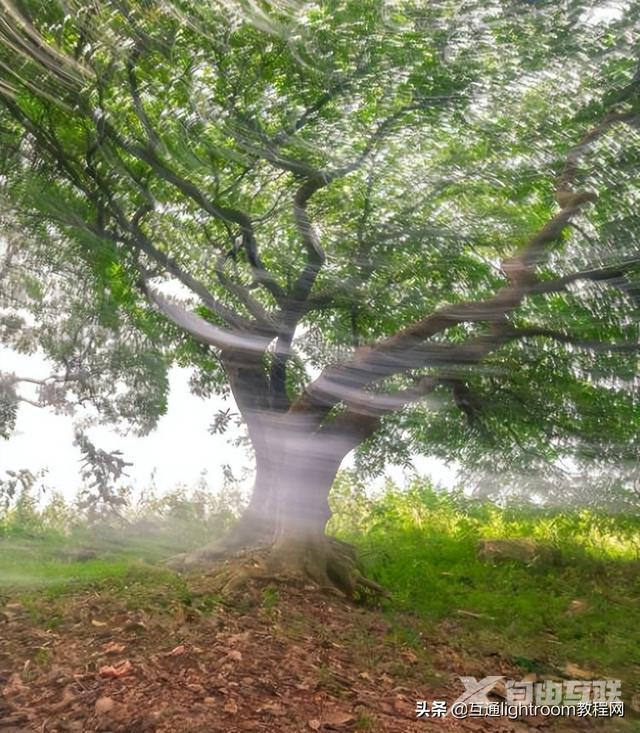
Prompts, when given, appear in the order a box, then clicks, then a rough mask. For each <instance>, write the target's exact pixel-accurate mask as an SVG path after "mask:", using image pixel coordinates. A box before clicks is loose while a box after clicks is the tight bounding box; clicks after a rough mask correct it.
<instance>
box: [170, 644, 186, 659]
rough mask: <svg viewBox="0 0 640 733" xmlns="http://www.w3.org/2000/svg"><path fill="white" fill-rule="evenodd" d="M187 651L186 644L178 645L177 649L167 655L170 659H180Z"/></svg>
mask: <svg viewBox="0 0 640 733" xmlns="http://www.w3.org/2000/svg"><path fill="white" fill-rule="evenodd" d="M186 651H187V649H186V647H185V645H184V644H178V646H177V647H176V648H175V649H172V650H171V651H170V652H168V653H167V656H168V657H179V656H181V655H182V654H184V653H185V652H186Z"/></svg>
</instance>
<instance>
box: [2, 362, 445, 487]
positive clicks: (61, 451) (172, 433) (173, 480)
mask: <svg viewBox="0 0 640 733" xmlns="http://www.w3.org/2000/svg"><path fill="white" fill-rule="evenodd" d="M0 370H2V371H4V372H15V373H17V374H19V375H20V376H30V377H36V378H42V377H45V376H47V375H48V374H51V373H52V370H51V369H49V368H48V367H47V363H46V361H45V360H44V359H42V358H40V357H38V356H24V355H21V354H15V353H14V352H12V351H10V350H8V349H4V348H0ZM188 381H189V370H187V369H180V368H177V367H176V368H174V369H173V370H172V372H171V375H170V384H171V390H170V394H169V409H168V411H167V414H166V415H164V417H162V418H161V419H160V422H159V424H158V427H157V429H156V430H154V431H153V432H152V433H150V434H149V435H147V436H144V437H136V436H131V435H130V436H122V435H119V434H118V433H117V432H116V431H115V429H113V428H109V427H98V428H92V429H91V430H89V433H88V434H89V437H90V438H91V440H92V441H93V442H94V444H95V445H96V446H97V447H98V448H102V449H104V450H108V451H110V450H115V449H119V450H121V451H122V452H123V453H124V457H125V459H126V460H128V461H130V462H131V463H133V464H134V465H133V466H131V467H130V468H129V469H128V474H129V483H130V484H131V485H132V486H133V487H135V488H138V489H144V488H146V487H147V486H149V483H150V478H151V474H152V472H155V477H154V482H155V485H156V486H157V488H158V490H159V491H160V492H161V493H164V492H166V491H170V490H171V489H174V488H175V487H176V486H177V485H178V484H183V485H187V486H194V485H195V484H196V483H197V481H198V479H199V477H200V475H201V474H202V472H203V471H206V472H207V476H208V483H209V486H210V487H211V489H212V490H215V488H216V487H217V486H220V485H221V484H222V466H223V465H224V464H229V465H230V466H231V467H232V469H233V472H234V474H235V475H236V476H238V477H239V476H240V474H241V473H242V469H243V468H246V467H248V466H250V459H249V457H248V456H247V453H246V451H245V450H244V449H243V448H238V447H235V446H233V445H230V444H229V439H230V438H231V437H233V434H232V431H231V430H229V431H228V432H227V433H226V434H224V435H210V434H209V432H208V430H207V428H208V427H209V425H210V424H211V422H212V421H213V417H214V414H215V413H216V412H217V410H219V409H227V408H228V407H231V409H232V411H234V409H235V408H234V403H233V401H232V400H228V401H224V400H222V399H221V398H214V399H208V400H203V399H201V398H199V397H196V396H194V395H193V394H191V392H190V390H189V386H188ZM349 462H350V461H349V457H347V459H346V461H345V464H346V465H348V464H349ZM415 464H416V468H417V469H418V470H419V471H420V472H422V473H425V474H428V475H431V476H432V477H433V478H434V480H436V481H437V482H438V483H440V484H443V485H445V486H452V485H453V484H454V481H455V474H454V471H453V470H450V469H448V468H447V467H446V466H445V465H444V464H442V463H440V462H438V461H435V460H433V459H424V458H417V459H416V461H415ZM21 468H28V469H30V470H31V471H32V472H34V473H35V472H36V471H39V470H40V469H45V468H46V469H47V475H46V477H45V478H44V480H43V482H42V483H44V484H45V485H46V486H47V487H50V488H51V489H55V490H57V491H60V492H61V493H62V494H63V495H64V496H65V497H67V498H72V497H73V496H74V495H75V494H76V492H77V490H78V489H79V488H80V486H81V479H80V472H79V469H80V452H79V451H78V449H77V448H75V447H74V446H73V418H72V417H70V416H67V415H56V414H55V413H54V412H53V410H51V409H39V408H37V407H32V406H31V405H28V404H21V406H20V410H19V413H18V424H17V429H16V431H15V432H14V434H13V435H12V436H11V438H10V439H9V440H8V441H5V440H1V439H0V477H2V476H4V473H5V471H6V470H18V469H21ZM389 475H391V476H392V477H393V478H394V479H395V480H396V481H398V482H402V481H403V473H402V471H400V470H394V469H391V470H389Z"/></svg>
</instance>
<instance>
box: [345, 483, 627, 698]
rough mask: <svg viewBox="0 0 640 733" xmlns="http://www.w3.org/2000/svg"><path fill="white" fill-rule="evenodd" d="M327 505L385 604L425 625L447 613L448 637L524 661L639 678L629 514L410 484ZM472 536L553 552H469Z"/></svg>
mask: <svg viewBox="0 0 640 733" xmlns="http://www.w3.org/2000/svg"><path fill="white" fill-rule="evenodd" d="M341 506H344V507H345V510H348V511H345V510H341ZM336 509H337V510H338V513H337V516H336V517H335V518H334V525H335V527H336V529H337V530H338V532H339V533H340V534H341V535H342V536H343V537H344V538H346V539H350V540H351V541H354V542H355V543H356V544H357V545H358V546H359V547H360V550H361V554H362V557H363V559H364V564H365V566H366V568H367V570H368V573H369V574H370V575H371V576H372V577H373V578H374V579H375V580H377V581H379V582H380V583H382V584H383V585H384V586H386V587H387V588H389V589H390V590H391V592H392V597H393V600H392V604H391V608H392V609H404V610H407V611H411V612H413V613H416V614H418V615H419V616H420V617H421V618H422V619H424V621H425V624H426V628H427V629H428V628H429V627H433V624H439V623H441V622H444V621H445V620H448V628H450V629H454V631H451V632H450V633H452V634H453V635H454V638H452V639H451V642H452V645H453V646H456V645H460V646H462V647H463V648H465V649H467V650H475V651H477V652H479V653H485V654H488V653H495V652H497V653H499V654H501V655H505V656H506V657H508V658H510V659H511V660H512V661H513V662H514V663H516V664H517V665H518V666H520V667H521V668H522V669H523V670H526V671H533V672H554V671H555V672H557V671H561V670H562V669H563V668H564V667H565V666H566V665H567V664H574V665H578V666H579V667H581V668H582V669H585V670H588V671H593V673H594V676H595V677H598V676H607V677H621V678H623V679H624V680H625V682H626V683H627V686H631V687H632V688H634V689H638V688H639V687H640V679H638V667H637V666H634V665H637V660H638V659H640V572H639V571H640V561H639V559H638V555H639V548H640V545H639V541H640V519H639V518H637V517H636V518H628V517H622V516H621V517H610V516H602V515H598V514H597V513H593V512H588V511H573V512H571V511H566V512H559V511H555V512H551V511H543V510H535V509H531V508H526V509H525V508H520V509H513V510H504V509H500V508H499V507H496V506H495V505H489V504H477V503H473V502H469V501H468V500H466V499H464V497H461V496H456V495H450V494H439V493H437V492H434V491H433V490H432V489H431V488H429V487H428V486H424V485H421V484H416V485H415V486H414V487H413V489H412V490H410V491H408V492H397V491H393V490H392V491H389V492H387V493H386V494H385V495H384V496H382V497H381V498H379V499H378V500H377V501H370V500H367V499H366V497H365V496H364V495H363V494H360V497H359V499H357V498H356V499H354V496H353V494H351V498H350V501H349V502H347V503H346V504H343V505H341V504H340V500H338V501H337V503H336ZM483 538H493V539H511V538H533V539H535V540H537V541H538V542H540V543H543V544H544V545H548V546H550V547H553V548H555V549H556V550H557V552H556V553H555V554H554V561H553V562H552V561H551V559H547V560H546V561H544V562H543V561H536V562H532V563H531V564H527V563H526V562H522V561H515V560H499V561H487V560H482V559H480V558H479V556H478V553H477V545H478V542H479V540H480V539H483ZM558 556H559V557H558ZM574 601H579V602H581V603H580V607H579V611H578V612H575V611H572V607H571V604H572V602H574Z"/></svg>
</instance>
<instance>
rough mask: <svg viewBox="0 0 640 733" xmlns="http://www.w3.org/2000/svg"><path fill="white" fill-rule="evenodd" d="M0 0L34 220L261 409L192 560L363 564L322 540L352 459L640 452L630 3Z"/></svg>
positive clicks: (332, 572)
mask: <svg viewBox="0 0 640 733" xmlns="http://www.w3.org/2000/svg"><path fill="white" fill-rule="evenodd" d="M2 6H3V15H2V23H1V26H0V38H1V40H0V49H1V50H0V53H1V54H2V57H1V60H2V63H1V65H0V68H1V71H0V74H1V77H0V93H1V100H2V110H3V111H2V123H1V124H2V134H3V143H4V145H3V150H4V164H3V170H2V176H3V178H2V186H3V189H4V194H5V198H6V199H7V200H8V201H9V202H10V203H11V205H12V208H13V210H15V211H16V212H18V213H17V214H16V216H17V217H18V218H19V222H20V231H22V232H24V233H26V232H28V233H29V235H30V237H31V238H33V239H34V240H35V241H36V242H38V243H39V244H38V247H40V248H41V250H42V251H44V252H49V253H50V252H52V251H53V252H56V254H57V256H58V258H60V259H61V260H62V261H63V262H72V263H75V265H76V266H78V267H80V266H81V269H82V273H83V277H84V278H86V286H85V288H86V290H85V292H86V294H87V300H86V302H85V303H84V308H85V309H86V310H88V311H90V312H94V313H98V314H99V315H98V322H99V325H100V327H101V328H103V329H106V330H108V331H109V332H110V333H112V334H115V335H116V336H119V337H120V339H122V340H123V341H126V339H125V334H133V333H137V334H140V335H141V336H140V338H141V342H142V347H141V349H140V351H139V353H148V354H152V353H154V354H156V355H157V360H156V362H154V363H158V360H160V361H161V362H162V363H163V364H165V365H166V364H167V363H168V362H169V361H171V360H175V359H177V360H178V361H180V363H183V364H191V365H193V366H195V367H196V369H197V378H196V382H197V387H198V390H199V392H200V393H201V394H203V395H207V394H212V393H214V392H223V391H224V390H225V389H227V388H230V390H231V392H232V393H233V396H234V398H235V401H236V403H237V406H238V408H239V410H240V412H241V414H242V417H243V419H244V421H245V422H246V425H247V428H248V432H249V436H250V439H251V442H252V445H253V449H254V453H255V461H256V481H255V487H254V491H253V495H252V499H251V502H250V505H249V507H248V509H247V511H246V513H245V514H244V516H243V517H242V518H241V520H240V521H239V522H238V525H237V526H236V528H235V529H234V531H233V532H232V533H231V535H229V536H228V537H227V538H226V539H225V540H224V542H222V543H218V544H217V545H216V546H215V547H211V548H205V549H204V550H203V551H202V552H200V553H197V554H196V555H195V556H189V557H188V558H186V559H185V562H186V563H192V562H196V561H197V562H205V561H207V560H208V559H210V558H212V557H213V556H215V555H217V554H218V553H219V552H228V551H232V550H237V549H238V548H240V547H244V546H246V545H252V546H260V547H262V548H263V552H262V553H261V554H259V555H258V556H257V557H259V558H260V560H259V562H256V560H255V558H254V560H252V561H251V562H250V563H249V564H248V565H247V566H246V567H244V568H242V569H241V570H239V571H238V572H239V573H240V575H242V574H243V573H247V572H251V573H259V572H266V573H272V572H281V571H283V572H291V573H302V574H304V575H305V576H307V577H311V578H312V579H313V580H315V581H318V582H320V583H327V582H334V583H336V584H338V585H340V586H341V587H342V588H343V589H345V590H346V591H347V592H350V593H352V592H354V591H355V590H356V589H357V588H358V587H361V586H362V585H366V584H367V581H366V580H365V579H364V578H363V577H362V576H361V575H359V573H358V572H357V570H356V569H355V565H354V558H353V555H352V553H351V550H350V549H349V548H347V547H345V546H344V545H342V544H341V543H339V542H336V541H334V540H332V539H330V538H327V537H326V536H325V532H324V529H325V524H326V522H327V519H328V518H329V516H330V511H329V505H328V495H329V491H330V488H331V484H332V482H333V479H334V477H335V475H336V472H337V470H338V468H339V466H340V463H341V461H342V460H343V459H344V457H345V456H346V455H347V454H348V453H349V452H350V451H352V450H353V449H359V450H360V455H361V456H362V457H363V458H362V460H363V461H369V464H370V466H373V467H375V466H379V465H380V464H381V462H382V461H384V460H387V459H395V460H403V458H406V457H407V456H408V455H410V454H411V453H413V452H415V451H417V450H422V451H427V452H429V453H431V454H434V455H443V456H446V457H449V458H450V457H453V456H455V457H458V458H459V459H461V460H463V461H464V462H465V463H467V464H472V463H473V464H475V465H480V466H482V467H484V468H485V469H488V468H491V470H493V471H495V472H498V471H500V470H501V469H502V468H503V467H505V466H508V467H513V465H515V464H516V463H519V464H527V465H528V466H529V468H530V470H533V469H534V468H535V469H539V470H545V467H547V468H549V469H550V470H552V469H554V468H555V467H556V466H557V465H558V462H559V461H560V460H562V459H563V460H568V459H569V460H586V459H588V458H589V457H590V456H593V455H594V454H596V453H597V454H598V459H599V460H600V461H602V460H604V459H605V458H610V459H613V460H625V459H626V458H628V457H630V456H634V455H635V454H636V452H637V447H638V446H637V438H636V435H637V432H638V430H637V428H638V424H639V420H640V412H639V410H638V401H637V399H636V385H637V350H638V318H637V316H638V312H637V311H638V308H637V306H638V302H637V298H638V284H639V281H638V274H639V258H638V250H637V244H636V241H635V238H636V234H637V232H636V229H637V225H636V222H635V211H634V207H635V201H636V198H637V193H638V188H637V183H636V181H635V176H636V173H635V172H636V170H637V166H638V161H639V155H638V132H637V129H638V121H639V117H638V111H639V106H640V73H639V72H638V71H637V49H636V48H635V47H634V45H633V40H632V39H633V36H634V32H635V31H636V30H637V29H638V18H639V13H640V11H639V10H638V7H637V6H636V5H635V4H633V3H631V2H629V3H622V4H618V5H617V6H616V9H615V10H613V9H611V8H609V6H608V5H607V4H606V3H599V2H584V1H582V0H565V1H564V2H560V3H558V2H544V1H543V2H536V3H528V2H518V1H516V0H514V1H513V2H506V3H505V2H490V1H488V0H487V1H485V2H470V3H465V4H459V5H456V4H453V5H452V4H451V3H448V2H444V1H443V2H439V1H438V0H435V1H434V2H429V3H423V2H420V0H413V1H412V0H402V1H401V2H399V3H392V2H386V1H385V0H366V1H365V2H362V0H357V1H356V0H319V1H318V2H304V1H301V2H296V3H290V2H275V0H274V2H264V3H253V2H244V1H243V0H237V2H235V1H232V0H229V1H228V2H212V3H208V4H203V3H196V2H192V1H191V0H167V1H166V2H163V3H160V2H154V1H153V0H96V2H93V3H91V4H83V3H75V2H73V0H68V1H67V2H62V1H60V2H51V1H50V0H49V1H48V2H42V1H41V0H20V2H18V3H15V4H9V3H8V2H7V3H5V2H3V3H2ZM76 300H77V299H76ZM99 301H104V302H106V303H108V307H107V308H106V312H107V313H108V318H106V317H105V315H104V312H102V313H100V309H96V303H97V302H99ZM80 302H82V298H80ZM81 341H82V339H81ZM112 342H113V341H112ZM120 342H121V341H120V340H117V341H116V343H120ZM89 352H91V349H89ZM126 367H127V365H126V364H124V363H123V364H122V369H123V370H126ZM88 381H89V382H91V380H88ZM134 386H135V385H134ZM160 392H161V389H160V387H159V393H160ZM162 407H163V401H162V400H161V399H157V400H156V401H155V403H154V405H153V407H152V408H151V409H148V410H147V413H149V414H159V413H160V412H161V410H162ZM141 409H142V406H141ZM114 415H115V413H114ZM176 444H177V448H178V445H179V436H177V437H176ZM178 454H179V453H178V451H177V455H178ZM236 570H237V569H236ZM234 572H235V571H234ZM233 577H236V576H233Z"/></svg>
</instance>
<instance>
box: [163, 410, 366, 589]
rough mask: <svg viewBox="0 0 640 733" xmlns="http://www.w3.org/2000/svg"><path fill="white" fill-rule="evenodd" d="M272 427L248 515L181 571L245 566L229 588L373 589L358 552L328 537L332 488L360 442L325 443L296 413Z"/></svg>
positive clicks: (273, 420) (274, 419)
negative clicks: (251, 582)
mask: <svg viewBox="0 0 640 733" xmlns="http://www.w3.org/2000/svg"><path fill="white" fill-rule="evenodd" d="M269 422H270V429H269V430H268V432H267V433H264V434H262V435H261V436H260V447H259V450H256V479H255V486H254V490H253V495H252V498H251V501H250V503H249V506H248V507H247V509H246V510H245V512H244V514H243V515H242V516H241V517H240V519H239V520H238V522H237V524H236V525H235V526H234V527H233V528H232V529H231V531H230V532H229V534H228V535H227V536H226V537H223V538H222V539H221V540H219V541H217V542H215V543H214V544H212V545H210V546H208V547H205V548H203V549H202V550H198V551H196V552H194V553H190V554H188V555H186V556H182V557H181V558H180V559H179V562H178V563H175V566H176V567H180V568H184V567H185V566H186V567H193V568H196V567H198V568H202V567H205V568H206V567H207V566H213V565H214V564H215V563H220V562H221V561H222V562H227V563H228V561H229V560H238V559H240V560H242V559H244V560H245V561H246V563H245V564H244V566H243V567H242V569H241V571H240V572H238V568H237V567H235V568H234V570H233V572H232V573H230V574H229V573H227V575H225V576H224V577H225V578H228V579H229V580H230V582H229V585H230V586H231V585H233V584H234V583H235V581H236V580H238V579H239V578H244V579H246V578H250V577H260V576H262V577H268V578H271V579H273V578H287V579H300V580H302V581H303V582H313V583H315V584H317V585H319V586H325V587H328V586H337V587H339V588H340V589H341V590H343V591H344V592H345V593H347V594H349V595H353V594H354V593H355V592H356V591H357V589H358V587H364V586H365V585H366V586H367V587H368V588H371V587H372V585H373V584H371V583H368V582H367V581H365V580H364V578H363V577H362V575H361V574H360V573H359V571H358V568H357V566H356V562H355V552H354V551H353V549H352V548H351V547H350V546H348V545H347V544H345V543H343V542H340V541H339V540H336V539H333V538H330V537H327V535H326V533H325V529H326V525H327V522H328V520H329V519H330V517H331V510H330V508H329V493H330V491H331V486H332V484H333V481H334V479H335V476H336V474H337V472H338V469H339V467H340V464H341V462H342V460H343V458H344V457H345V455H346V454H347V453H348V452H349V451H350V450H351V448H353V446H354V444H355V443H357V442H358V440H357V437H356V436H355V435H349V436H345V435H344V434H332V435H331V437H327V436H326V435H321V434H319V433H318V432H315V431H312V430H311V429H310V427H309V425H308V424H305V422H304V420H303V419H302V418H300V417H298V416H292V415H291V414H290V413H289V414H284V415H282V414H280V415H272V416H271V417H270V420H269ZM263 426H265V427H266V423H264V422H263ZM226 570H228V567H227V568H226Z"/></svg>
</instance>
